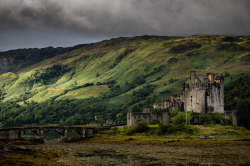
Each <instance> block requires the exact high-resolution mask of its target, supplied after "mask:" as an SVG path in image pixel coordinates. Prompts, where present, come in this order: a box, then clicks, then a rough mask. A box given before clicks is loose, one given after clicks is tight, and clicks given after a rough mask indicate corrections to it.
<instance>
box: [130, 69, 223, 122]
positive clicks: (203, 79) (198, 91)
mask: <svg viewBox="0 0 250 166" xmlns="http://www.w3.org/2000/svg"><path fill="white" fill-rule="evenodd" d="M223 81H224V80H223V77H222V76H218V75H215V74H213V73H207V75H197V74H196V72H195V71H191V72H190V76H188V77H187V78H186V81H185V83H184V84H183V94H182V96H180V97H177V98H174V97H170V100H169V101H166V102H164V101H162V102H161V103H155V104H153V108H145V109H143V111H142V113H128V114H127V125H128V126H132V125H133V124H135V123H136V121H137V120H138V119H144V120H146V121H147V122H148V123H149V124H150V123H154V122H155V121H157V120H159V121H162V122H163V123H164V124H169V123H170V112H171V110H172V109H174V108H177V107H178V108H180V109H181V110H183V111H185V112H186V111H193V112H197V113H210V112H213V113H222V114H224V82H223Z"/></svg>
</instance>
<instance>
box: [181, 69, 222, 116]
mask: <svg viewBox="0 0 250 166" xmlns="http://www.w3.org/2000/svg"><path fill="white" fill-rule="evenodd" d="M183 101H184V111H194V112H199V113H209V112H214V113H224V82H223V77H222V76H218V75H214V74H213V73H207V75H197V74H196V72H195V71H191V72H190V76H189V77H187V78H186V82H185V83H184V85H183Z"/></svg>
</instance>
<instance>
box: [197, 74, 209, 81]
mask: <svg viewBox="0 0 250 166" xmlns="http://www.w3.org/2000/svg"><path fill="white" fill-rule="evenodd" d="M196 77H197V78H198V79H199V80H200V81H201V82H209V79H208V77H207V76H206V75H196Z"/></svg>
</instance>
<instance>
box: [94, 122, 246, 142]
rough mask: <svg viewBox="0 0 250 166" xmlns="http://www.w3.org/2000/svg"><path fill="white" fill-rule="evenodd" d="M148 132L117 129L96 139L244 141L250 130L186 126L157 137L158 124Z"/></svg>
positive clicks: (152, 125) (99, 135)
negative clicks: (128, 131) (190, 130)
mask: <svg viewBox="0 0 250 166" xmlns="http://www.w3.org/2000/svg"><path fill="white" fill-rule="evenodd" d="M148 127H149V131H146V132H143V133H135V134H133V135H132V136H128V135H126V134H125V132H126V131H127V130H128V129H129V128H128V127H124V128H118V131H117V132H110V131H104V132H101V133H98V134H97V135H96V138H104V139H111V140H114V139H115V140H120V141H125V140H130V139H132V140H137V141H170V140H182V141H204V140H202V139H199V138H200V136H209V135H216V138H214V139H210V140H211V141H232V140H240V139H246V138H249V137H250V130H246V129H245V128H244V127H238V126H222V125H208V126H202V125H188V126H186V127H185V128H186V129H184V130H183V131H177V132H174V133H170V134H165V135H161V136H159V135H157V133H156V132H155V131H157V130H158V124H150V125H148ZM188 129H192V130H193V131H195V132H194V133H189V132H187V131H188Z"/></svg>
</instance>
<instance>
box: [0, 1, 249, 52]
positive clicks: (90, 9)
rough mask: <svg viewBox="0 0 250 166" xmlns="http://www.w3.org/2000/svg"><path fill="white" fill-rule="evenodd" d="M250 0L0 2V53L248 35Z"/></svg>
mask: <svg viewBox="0 0 250 166" xmlns="http://www.w3.org/2000/svg"><path fill="white" fill-rule="evenodd" d="M249 9H250V2H249V0H239V1H236V0H209V1H208V0H91V1H90V0H0V50H3V49H10V48H16V47H43V46H48V45H54V46H60V45H62V46H64V45H74V44H78V43H83V42H92V41H97V40H101V39H104V38H111V37H118V36H134V35H144V34H153V35H175V36H186V35H193V34H221V35H222V34H226V35H249V34H250V19H249V18H250V10H249Z"/></svg>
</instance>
